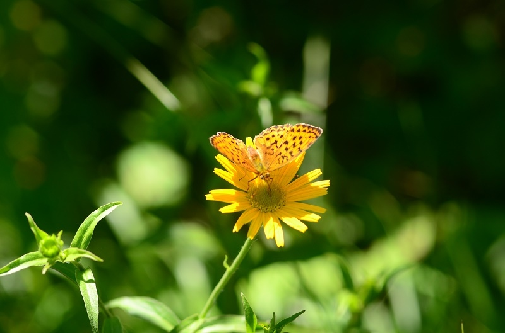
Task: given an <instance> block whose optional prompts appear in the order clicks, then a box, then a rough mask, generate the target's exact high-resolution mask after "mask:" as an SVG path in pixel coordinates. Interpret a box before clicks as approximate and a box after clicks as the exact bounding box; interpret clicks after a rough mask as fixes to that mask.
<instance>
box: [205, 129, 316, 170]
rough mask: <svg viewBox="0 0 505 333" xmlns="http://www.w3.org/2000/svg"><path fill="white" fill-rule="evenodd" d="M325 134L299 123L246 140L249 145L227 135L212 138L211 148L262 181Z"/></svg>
mask: <svg viewBox="0 0 505 333" xmlns="http://www.w3.org/2000/svg"><path fill="white" fill-rule="evenodd" d="M322 133H323V130H322V129H321V128H320V127H316V126H312V125H309V124H304V123H299V124H296V125H290V124H285V125H274V126H271V127H269V128H267V129H265V130H264V131H263V132H261V133H260V134H258V135H256V136H255V137H254V141H253V140H252V139H251V138H247V140H246V143H244V142H243V141H242V140H240V139H237V138H235V137H233V136H232V135H231V134H228V133H225V132H218V133H217V134H216V135H213V136H211V137H210V144H211V145H212V146H213V147H214V148H216V149H217V150H218V151H219V152H220V153H221V154H223V155H224V156H225V157H226V158H228V159H229V160H230V161H232V162H233V163H234V164H235V165H238V166H240V167H242V168H244V169H246V170H248V171H251V172H253V173H255V174H256V175H257V177H260V178H261V179H265V178H268V177H269V175H270V172H272V171H274V170H277V169H279V168H281V167H283V166H284V165H286V164H289V163H291V162H292V161H293V160H295V159H296V158H297V157H298V156H300V154H302V153H303V152H305V151H306V150H307V149H309V148H310V146H312V144H314V142H316V140H317V139H318V138H319V137H320V136H321V134H322Z"/></svg>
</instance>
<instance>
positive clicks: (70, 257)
mask: <svg viewBox="0 0 505 333" xmlns="http://www.w3.org/2000/svg"><path fill="white" fill-rule="evenodd" d="M63 254H64V256H65V262H71V261H75V260H77V259H78V258H89V259H92V260H94V261H103V260H102V259H101V258H100V257H98V256H96V255H95V254H93V253H92V252H89V251H86V250H83V249H79V248H76V247H69V248H68V249H66V250H64V251H63Z"/></svg>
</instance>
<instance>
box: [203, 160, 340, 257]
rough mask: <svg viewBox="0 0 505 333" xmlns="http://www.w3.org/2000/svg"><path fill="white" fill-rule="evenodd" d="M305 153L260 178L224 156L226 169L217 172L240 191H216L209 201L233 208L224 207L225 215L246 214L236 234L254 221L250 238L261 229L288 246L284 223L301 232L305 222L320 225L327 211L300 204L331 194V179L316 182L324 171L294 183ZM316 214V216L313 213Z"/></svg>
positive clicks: (249, 232)
mask: <svg viewBox="0 0 505 333" xmlns="http://www.w3.org/2000/svg"><path fill="white" fill-rule="evenodd" d="M304 156H305V153H303V154H301V155H300V156H298V157H297V158H296V159H295V160H293V162H291V163H289V164H287V165H285V166H283V167H281V168H279V169H277V170H275V171H272V172H270V173H269V175H268V177H258V175H256V174H255V173H253V172H250V171H247V170H245V169H243V168H242V167H240V166H238V165H236V164H234V163H232V162H231V161H230V160H228V159H227V158H226V157H224V156H223V155H221V154H219V155H217V156H216V159H217V161H218V162H219V163H220V164H221V165H222V166H223V167H224V168H225V169H226V170H222V169H218V168H215V169H214V173H215V174H216V175H218V176H219V177H221V178H223V179H224V180H226V181H227V182H229V183H230V184H232V185H234V186H235V187H237V188H238V190H235V189H219V190H212V191H210V194H207V195H206V196H205V198H206V199H207V200H214V201H222V202H226V203H229V205H227V206H224V207H222V208H221V209H220V210H219V211H220V212H221V213H233V212H240V211H243V213H242V214H241V215H240V217H239V218H238V220H237V222H236V223H235V226H234V228H233V232H237V231H239V230H240V228H242V226H243V225H244V224H247V223H249V222H251V225H250V227H249V231H248V232H247V237H249V238H250V239H253V238H254V237H255V236H256V234H257V233H258V231H259V229H260V228H261V226H263V230H264V232H265V236H266V238H267V239H272V238H275V243H276V244H277V246H278V247H280V246H284V235H283V232H282V224H281V223H280V221H282V222H284V223H285V224H287V225H288V226H290V227H291V228H293V229H296V230H298V231H301V232H305V230H307V226H306V225H305V224H304V223H303V222H302V221H307V222H318V221H319V219H320V218H321V216H319V215H317V214H315V213H324V212H325V211H326V209H324V208H322V207H319V206H314V205H309V204H306V203H302V202H298V201H302V200H309V199H313V198H316V197H319V196H322V195H325V194H326V193H328V189H327V187H328V186H330V181H329V180H323V181H317V182H312V181H313V180H315V179H316V178H318V177H319V176H321V175H322V172H321V170H320V169H316V170H313V171H310V172H308V173H306V174H305V175H303V176H301V177H299V178H296V179H295V180H293V181H291V180H292V179H293V177H294V176H295V175H296V173H297V172H298V169H299V168H300V165H301V164H302V161H303V158H304ZM311 212H315V213H311Z"/></svg>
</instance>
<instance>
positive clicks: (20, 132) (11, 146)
mask: <svg viewBox="0 0 505 333" xmlns="http://www.w3.org/2000/svg"><path fill="white" fill-rule="evenodd" d="M6 145H7V150H8V151H9V153H10V154H11V155H12V156H13V157H14V158H16V159H23V158H27V157H30V156H32V155H34V154H36V153H37V152H38V150H39V135H38V134H37V132H35V131H34V130H33V129H32V128H30V127H28V126H26V125H19V126H16V127H13V128H11V130H10V131H9V133H8V135H7V140H6Z"/></svg>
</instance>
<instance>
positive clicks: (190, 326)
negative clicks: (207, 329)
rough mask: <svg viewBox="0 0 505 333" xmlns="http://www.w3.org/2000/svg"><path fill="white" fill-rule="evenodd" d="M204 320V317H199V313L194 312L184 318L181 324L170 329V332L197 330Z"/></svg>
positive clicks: (186, 332) (181, 332) (180, 332)
mask: <svg viewBox="0 0 505 333" xmlns="http://www.w3.org/2000/svg"><path fill="white" fill-rule="evenodd" d="M203 322H204V320H203V319H198V314H196V313H195V314H193V315H191V316H189V317H186V318H184V319H183V320H182V321H181V322H180V323H179V324H177V325H175V327H174V328H173V329H172V330H171V331H170V333H189V332H195V331H196V330H197V329H198V328H199V327H200V325H201V324H202V323H203Z"/></svg>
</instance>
